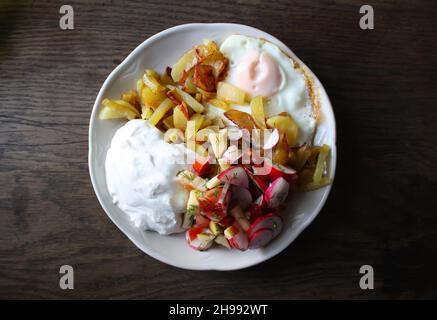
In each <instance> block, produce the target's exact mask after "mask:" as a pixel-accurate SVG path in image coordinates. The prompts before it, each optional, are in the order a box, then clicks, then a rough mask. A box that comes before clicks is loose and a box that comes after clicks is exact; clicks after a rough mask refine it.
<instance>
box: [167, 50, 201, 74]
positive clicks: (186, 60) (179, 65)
mask: <svg viewBox="0 0 437 320" xmlns="http://www.w3.org/2000/svg"><path fill="white" fill-rule="evenodd" d="M197 62H198V60H197V55H196V49H195V48H193V49H190V50H188V51H187V52H185V53H184V54H183V55H182V57H181V58H180V59H179V60H178V61H177V62H176V63H175V64H174V65H173V67H172V68H171V77H172V79H173V81H174V82H180V80H181V78H182V77H183V76H184V74H185V73H186V72H188V71H189V70H190V69H191V68H192V67H194V66H195V65H196V63H197Z"/></svg>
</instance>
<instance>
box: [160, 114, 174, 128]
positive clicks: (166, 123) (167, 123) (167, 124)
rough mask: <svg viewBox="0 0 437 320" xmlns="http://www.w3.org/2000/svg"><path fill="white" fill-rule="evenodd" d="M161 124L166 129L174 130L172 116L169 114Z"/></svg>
mask: <svg viewBox="0 0 437 320" xmlns="http://www.w3.org/2000/svg"><path fill="white" fill-rule="evenodd" d="M162 123H163V124H164V126H165V127H166V128H167V129H171V128H174V122H173V115H172V114H171V115H169V116H168V117H166V118H164V120H162Z"/></svg>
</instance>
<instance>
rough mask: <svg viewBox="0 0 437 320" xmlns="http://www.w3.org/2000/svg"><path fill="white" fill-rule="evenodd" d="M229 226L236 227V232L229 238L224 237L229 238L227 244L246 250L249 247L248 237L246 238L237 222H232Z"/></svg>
mask: <svg viewBox="0 0 437 320" xmlns="http://www.w3.org/2000/svg"><path fill="white" fill-rule="evenodd" d="M231 227H234V228H236V229H238V233H236V234H235V235H234V236H233V237H231V238H228V237H226V238H227V239H228V240H229V244H230V245H231V246H232V247H233V248H235V249H238V250H241V251H246V250H247V248H248V247H249V239H248V238H247V234H246V232H244V231H243V230H242V228H241V226H240V225H239V224H238V223H237V222H234V224H233V225H232V226H231ZM225 236H226V235H225Z"/></svg>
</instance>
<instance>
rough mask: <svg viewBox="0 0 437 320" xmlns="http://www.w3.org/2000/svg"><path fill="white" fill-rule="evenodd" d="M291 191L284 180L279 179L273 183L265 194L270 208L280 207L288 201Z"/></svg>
mask: <svg viewBox="0 0 437 320" xmlns="http://www.w3.org/2000/svg"><path fill="white" fill-rule="evenodd" d="M289 190H290V185H289V184H288V182H287V181H286V180H285V179H284V178H282V177H279V178H277V179H276V180H275V181H273V182H272V183H271V184H270V186H269V187H268V188H267V190H266V192H265V194H264V197H265V199H266V201H267V204H268V205H269V208H277V207H279V206H280V205H281V204H282V203H283V202H284V201H285V199H287V197H288V191H289Z"/></svg>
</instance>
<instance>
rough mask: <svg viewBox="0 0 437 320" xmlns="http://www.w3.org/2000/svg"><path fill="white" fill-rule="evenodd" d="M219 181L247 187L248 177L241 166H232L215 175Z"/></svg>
mask: <svg viewBox="0 0 437 320" xmlns="http://www.w3.org/2000/svg"><path fill="white" fill-rule="evenodd" d="M217 178H218V179H219V180H220V181H222V182H225V183H229V184H233V185H236V186H239V187H242V188H246V189H247V188H249V179H248V178H247V174H246V171H245V170H244V168H243V167H242V166H233V167H230V168H228V169H226V170H225V171H223V172H222V173H220V174H219V175H218V177H217Z"/></svg>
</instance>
